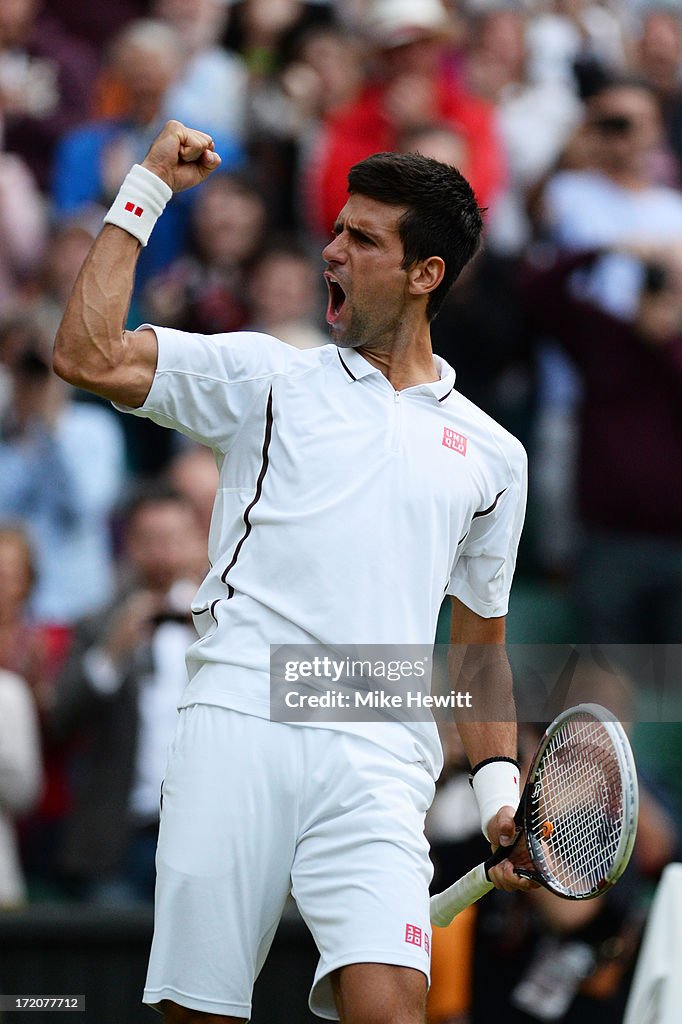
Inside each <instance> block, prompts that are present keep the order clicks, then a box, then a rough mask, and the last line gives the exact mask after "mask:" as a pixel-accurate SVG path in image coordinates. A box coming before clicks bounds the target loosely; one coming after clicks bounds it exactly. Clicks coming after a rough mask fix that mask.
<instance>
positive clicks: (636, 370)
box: [0, 0, 682, 1024]
mask: <svg viewBox="0 0 682 1024" xmlns="http://www.w3.org/2000/svg"><path fill="white" fill-rule="evenodd" d="M171 117H172V118H176V119H178V120H180V121H183V122H185V123H187V124H189V125H191V126H193V127H196V128H199V129H201V130H203V131H206V132H209V133H210V134H211V135H212V136H213V138H214V140H215V144H216V149H217V151H218V152H219V153H220V155H221V157H222V165H221V168H220V172H219V173H217V174H215V175H214V176H212V177H211V179H210V180H209V181H208V182H207V183H206V184H205V185H204V186H202V187H201V188H200V189H197V190H194V191H190V192H186V193H183V194H181V195H178V196H176V197H175V198H174V200H173V202H172V203H171V204H169V207H168V209H167V210H166V212H165V213H164V216H163V217H162V218H161V220H160V221H159V223H158V225H157V227H156V229H155V231H154V234H153V236H152V239H151V241H150V244H149V245H148V247H147V248H146V249H144V250H143V251H142V254H141V258H140V261H139V266H138V273H137V278H136V287H135V292H134V296H133V300H132V303H131V308H130V312H129V320H128V326H129V327H130V328H134V327H137V326H138V325H140V324H141V323H145V322H147V323H161V324H165V325H169V326H173V327H177V328H179V329H191V330H194V331H202V332H207V333H211V332H218V331H231V330H241V329H246V330H249V329H255V330H259V331H265V332H267V333H270V334H273V335H275V336H277V337H278V338H280V339H281V340H282V342H283V343H286V344H292V345H296V346H299V347H310V346H315V345H322V344H325V343H326V334H325V329H324V305H325V297H324V295H323V289H322V287H321V286H322V278H321V273H320V271H321V260H320V256H319V253H320V250H321V247H322V245H323V243H324V242H325V241H326V239H327V237H328V235H329V232H330V230H331V226H332V223H333V221H334V219H335V216H336V214H337V212H338V210H339V209H340V208H341V206H342V205H343V203H344V201H345V199H344V197H345V193H346V174H347V171H348V169H349V167H350V166H351V164H353V163H354V162H356V161H358V160H360V159H362V158H364V157H365V156H367V155H369V154H370V153H373V152H376V151H379V150H387V149H390V150H397V151H406V152H407V151H414V150H417V151H419V152H422V153H424V154H426V155H429V156H433V157H436V158H438V159H441V160H444V161H447V162H449V163H453V164H455V165H456V166H458V167H459V168H460V169H461V170H462V171H463V172H464V173H465V175H467V177H468V178H469V179H470V181H471V182H472V184H473V186H474V188H475V190H476V193H477V196H478V199H479V203H480V205H481V206H482V207H485V209H486V215H485V216H486V243H485V247H484V249H483V251H482V252H481V253H480V255H479V256H478V257H477V259H476V260H475V262H474V263H473V265H472V266H470V267H469V268H468V269H467V270H466V272H465V273H464V275H463V276H462V279H461V280H460V281H459V282H458V283H457V285H456V287H455V288H454V289H453V291H452V293H451V295H450V296H449V298H448V300H447V301H446V304H445V305H444V307H443V309H442V312H441V313H440V314H439V316H438V317H437V319H436V320H435V321H434V323H433V331H432V334H433V343H434V349H435V351H436V352H438V353H439V354H440V355H442V356H443V357H444V358H445V359H446V360H447V361H448V362H449V363H451V365H453V366H454V367H455V369H456V371H457V376H458V386H459V388H460V390H461V391H462V392H463V393H464V394H465V395H467V396H468V397H469V398H471V399H472V400H473V401H474V402H476V403H477V404H479V405H481V406H482V407H483V408H484V409H485V410H486V411H487V412H489V413H491V414H492V415H493V416H494V417H495V418H497V419H498V420H500V421H501V422H502V423H503V424H504V425H505V426H507V427H508V428H509V429H510V430H511V431H512V432H513V433H515V434H516V435H517V436H519V437H520V438H521V440H522V441H523V442H524V444H525V445H526V447H527V449H528V452H529V459H530V479H531V490H530V501H529V512H528V521H527V527H526V531H525V535H524V540H523V544H522V549H521V552H520V558H519V566H518V581H517V584H516V587H517V591H516V593H521V592H526V591H528V590H529V591H530V592H531V593H532V592H535V593H537V594H540V595H541V599H540V606H541V608H542V607H543V606H544V607H545V608H546V609H550V608H551V607H553V606H554V605H553V603H552V602H554V601H556V600H558V602H559V606H560V608H561V610H562V611H561V614H562V616H563V619H562V624H561V627H560V629H559V632H560V633H561V636H560V639H562V640H578V641H581V642H596V643H604V644H605V643H614V644H639V643H647V644H665V643H675V642H677V641H679V639H680V633H681V627H682V487H681V486H680V479H682V9H681V8H680V5H679V2H676V0H315V2H313V0H307V2H306V0H117V2H116V3H114V4H89V5H82V4H81V3H79V2H78V0H49V3H47V2H43V0H2V3H0V908H2V907H4V906H7V907H11V906H15V905H20V904H21V903H22V902H24V901H25V900H26V899H41V898H55V897H56V898H60V897H69V898H77V899H83V900H100V901H102V900H105V901H106V900H112V899H124V898H125V899H134V900H142V901H148V900H150V899H151V896H152V893H153V877H154V870H153V851H154V844H155V838H156V830H157V826H158V818H159V785H160V781H161V777H162V775H163V768H164V764H165V752H166V749H167V746H168V743H169V741H170V737H171V736H172V731H173V720H174V709H175V699H176V697H177V695H178V694H179V692H180V691H181V690H182V687H183V685H184V682H185V678H184V662H183V652H184V649H185V648H186V646H187V644H188V642H189V641H190V639H191V637H192V632H193V627H192V623H191V618H190V615H189V599H190V597H191V594H192V592H193V589H194V588H195V587H196V585H197V583H198V581H199V580H200V579H201V577H202V575H203V572H204V569H205V562H206V540H207V536H208V531H209V528H210V517H211V508H212V501H213V495H214V491H215V486H216V482H217V473H216V468H215V465H214V462H213V459H212V456H211V454H210V453H209V452H208V451H207V450H204V449H197V448H193V447H191V446H189V445H188V444H187V442H185V441H183V440H181V439H180V438H179V437H178V436H176V435H173V434H172V433H171V432H168V431H163V430H162V429H160V428H158V427H157V426H155V425H154V424H152V423H150V422H148V421H144V420H141V419H138V418H133V417H125V416H123V415H122V414H120V413H119V412H117V411H116V410H114V409H113V408H112V407H110V406H109V405H108V404H106V403H104V402H100V401H99V400H96V399H93V398H92V396H89V395H86V394H84V393H80V392H77V391H75V390H73V389H69V388H68V387H67V386H66V385H65V384H64V383H63V382H62V381H61V380H59V379H57V378H56V377H55V376H54V375H53V374H52V373H51V370H50V358H51V347H52V343H53V339H54V335H55V332H56V329H57V325H58V323H59V321H60V317H61V314H62V311H63V308H64V303H65V301H66V298H67V296H68V294H69V292H70V289H71V287H72V285H73V282H74V280H75V277H76V275H77V272H78V269H79V267H80V265H81V263H82V261H83V259H84V257H85V255H86V253H87V251H88V247H89V245H90V243H91V241H92V239H93V237H94V236H95V234H96V233H97V232H98V230H99V227H100V224H101V220H102V215H103V213H104V212H105V210H106V209H107V207H108V206H109V205H110V203H111V201H112V199H113V197H114V196H115V194H116V192H117V190H118V188H119V185H120V183H121V181H122V179H123V178H124V176H125V174H126V172H127V170H128V169H129V167H130V166H131V164H132V163H134V162H136V161H140V160H141V159H142V158H143V156H144V154H145V152H146V150H147V147H148V145H149V143H150V141H151V140H152V138H153V137H154V136H155V135H156V133H157V132H158V130H159V129H160V127H161V126H162V125H163V123H164V122H165V121H166V120H167V119H168V118H171ZM524 588H526V590H524ZM545 597H546V601H545ZM529 607H530V605H529ZM513 610H514V605H512V611H513ZM536 626H537V628H536V629H535V632H534V633H533V630H532V629H531V630H530V632H531V633H532V634H533V635H528V636H524V639H532V640H536V641H540V642H542V641H550V640H552V639H556V636H551V635H545V634H544V633H543V618H542V614H540V616H539V620H538V623H537V624H536ZM562 630H563V632H562ZM522 632H523V630H522ZM634 683H635V685H636V680H634ZM673 732H674V730H673ZM673 732H667V733H665V736H662V734H661V735H658V734H657V737H656V740H655V743H654V747H655V749H656V753H657V755H661V754H662V753H663V754H665V764H666V772H665V774H664V775H663V783H665V782H666V780H667V782H668V783H670V780H671V779H674V780H675V782H674V783H672V784H670V785H669V786H668V787H667V788H666V786H665V785H662V783H661V780H660V779H659V781H658V783H656V782H655V781H654V782H652V796H651V800H652V807H654V805H655V813H654V811H652V814H654V818H653V819H652V820H655V821H656V822H657V823H658V826H660V830H661V835H664V836H665V837H666V840H665V842H663V841H662V842H661V843H659V845H658V847H657V850H658V854H659V855H658V856H653V855H650V852H651V851H650V850H649V852H646V851H645V852H644V853H643V854H642V856H641V858H640V863H639V866H638V871H639V872H640V874H641V875H642V877H643V878H645V879H646V878H648V879H649V880H651V879H655V877H656V876H657V873H659V872H660V870H661V868H662V866H663V864H664V863H665V861H666V859H669V858H670V857H671V856H673V855H674V852H675V850H676V849H677V848H678V843H679V835H678V833H677V830H676V829H677V826H676V824H675V822H676V820H677V815H678V812H679V811H680V810H681V809H682V797H681V793H680V789H679V779H680V778H682V770H681V769H682V739H681V738H680V735H679V733H677V734H674V735H673ZM456 762H457V758H456V757H455V758H454V759H453V764H456ZM455 775H457V772H455ZM460 775H461V772H460ZM657 785H659V787H661V786H662V788H661V789H660V792H659V791H658V790H657V789H656V786H657ZM675 786H677V787H678V788H677V789H675ZM454 806H455V807H458V806H459V805H458V804H457V801H455V805H454ZM458 813H459V812H458ZM656 815H658V817H656ZM666 830H667V831H666ZM654 833H656V829H654ZM458 842H459V839H458ZM654 845H655V844H654ZM492 902H493V901H491V904H492ZM541 904H542V900H541V899H538V900H535V902H532V901H531V902H530V903H528V907H530V909H526V910H524V913H525V914H526V918H524V922H522V924H523V927H524V928H526V929H527V930H529V931H528V934H530V932H531V931H532V927H535V928H536V930H537V929H538V928H539V932H538V934H540V932H542V928H541V927H539V926H538V923H537V922H538V921H539V920H540V919H541V918H542V914H543V913H544V910H543V906H541ZM504 913H506V914H507V917H509V911H508V910H506V911H504V912H503V911H500V910H498V911H497V918H495V911H494V910H493V911H488V912H487V922H488V923H487V925H486V921H485V919H484V920H483V924H482V925H481V926H480V927H481V928H482V929H483V931H482V933H481V937H480V941H479V942H478V945H477V947H476V948H477V949H482V950H485V949H486V942H488V943H489V944H490V943H491V942H493V944H494V946H495V949H496V950H497V953H498V954H499V956H502V957H504V956H505V955H506V954H505V953H504V950H505V949H506V950H507V952H508V953H509V962H510V963H512V962H513V956H512V953H513V952H514V950H517V948H518V944H519V936H521V935H522V934H524V935H525V934H526V932H522V931H519V928H520V927H521V926H520V925H519V924H518V921H517V920H516V919H513V920H512V918H510V919H509V920H503V917H504ZM548 913H549V912H548ZM491 915H492V916H491ZM531 918H532V920H531ZM626 919H627V921H628V923H629V922H630V920H631V918H630V917H627V918H626ZM491 920H492V924H491ZM510 921H511V924H510ZM515 921H516V923H514V922H515ZM583 926H584V927H588V926H590V921H587V923H585V921H581V922H580V927H581V928H583ZM486 927H487V928H488V931H487V932H486V931H485V929H486ZM576 927H577V926H576ZM595 927H596V926H595ZM619 927H620V926H619ZM495 928H497V929H498V930H497V931H495ZM505 928H506V931H505ZM562 928H563V929H564V930H565V929H566V928H568V926H567V925H565V923H563V924H562V923H561V922H556V921H554V922H553V923H552V924H551V927H550V932H551V934H552V935H554V936H556V934H558V933H561V932H562ZM569 930H570V929H569ZM588 930H589V928H588ZM597 932H598V928H597ZM491 935H492V939H491ZM618 935H619V936H620V935H621V933H620V932H618ZM628 936H629V932H628V934H627V935H626V936H625V938H622V936H621V938H622V943H621V945H624V947H627V942H628V941H629V938H628ZM600 941H601V940H600ZM619 941H620V940H619ZM505 942H506V943H507V945H506V946H505ZM620 948H621V947H620V946H619V949H620ZM500 950H502V952H501V953H500ZM510 950H511V952H509V951H510ZM487 955H489V954H488V953H485V956H487ZM485 956H483V957H482V959H485ZM538 956H540V954H538ZM538 971H540V972H541V969H540V967H538ZM510 972H511V973H513V968H510ZM588 975H590V970H587V969H586V971H585V975H584V976H585V977H587V976H588ZM579 982H580V979H579ZM535 983H536V984H540V983H539V982H537V979H536V982H535ZM480 987H481V986H479V988H480ZM596 987H598V986H596V983H595V989H596ZM511 988H513V986H511ZM575 988H576V991H577V988H578V985H577V984H576V986H575ZM482 989H483V990H484V989H485V985H484V986H483V987H482ZM483 990H482V991H481V992H479V1005H480V1006H481V1007H485V991H483ZM467 991H468V990H467ZM573 995H575V993H573ZM595 998H596V999H598V994H597V996H595ZM467 999H468V1002H467V1000H465V1006H464V1009H461V1010H457V1009H455V1010H452V1009H449V1010H446V1011H443V1013H442V1014H441V1015H440V1016H438V1015H437V1011H436V1010H434V1011H433V1012H434V1014H436V1015H435V1016H433V1020H434V1021H435V1020H441V1021H445V1020H449V1021H450V1020H451V1021H454V1020H459V1019H461V1020H463V1021H464V1020H468V1019H469V1017H468V1016H467V1014H468V1013H469V1012H470V1011H469V1009H467V1007H469V1006H470V1004H471V997H470V996H468V997H467ZM510 999H511V996H510ZM480 1000H482V1002H481V1001H480ZM573 1001H574V1000H573V997H571V999H569V1000H568V1002H569V1003H571V1004H572V1003H573ZM532 1002H533V1000H532V999H531V1000H529V999H526V1003H525V1004H524V1002H523V999H522V997H520V996H519V997H518V998H517V1000H516V1003H513V1000H512V1002H510V1008H509V1010H508V1012H507V1017H508V1019H511V1020H517V1019H518V1020H531V1019H536V1018H532V1017H528V1016H524V1015H523V1014H524V1013H525V1012H526V1010H524V1008H523V1007H524V1005H526V1006H527V1005H528V1004H529V1003H532ZM512 1004H513V1005H512ZM471 1012H472V1016H471V1020H472V1021H474V1022H475V1021H476V1020H479V1021H484V1020H486V1019H487V1018H486V1017H485V1012H486V1011H485V1009H481V1010H479V1016H478V1017H477V1016H476V1013H475V1012H474V1011H471ZM491 1012H492V1011H491ZM458 1014H460V1016H458ZM514 1014H517V1016H514ZM545 1019H561V1020H563V1019H564V1017H563V1016H556V1017H554V1018H549V1017H547V1018H545ZM566 1019H568V1018H566ZM581 1019H584V1020H586V1019H587V1017H583V1018H581ZM601 1024H605V1021H604V1018H603V1017H602V1018H601Z"/></svg>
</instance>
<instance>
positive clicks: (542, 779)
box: [519, 704, 639, 900]
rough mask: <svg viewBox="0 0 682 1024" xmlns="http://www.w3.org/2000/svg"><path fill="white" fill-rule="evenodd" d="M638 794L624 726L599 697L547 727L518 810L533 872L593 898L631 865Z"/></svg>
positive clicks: (558, 888) (558, 887)
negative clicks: (600, 703)
mask: <svg viewBox="0 0 682 1024" xmlns="http://www.w3.org/2000/svg"><path fill="white" fill-rule="evenodd" d="M638 806H639V797H638V788H637V773H636V769H635V761H634V757H633V754H632V749H631V747H630V743H629V741H628V738H627V735H626V733H625V730H624V729H623V727H622V725H621V724H620V723H619V722H617V721H614V718H613V715H612V714H611V712H609V711H608V710H607V709H606V708H604V707H602V706H601V705H599V704H579V705H577V706H576V707H573V708H569V709H568V710H567V711H564V712H563V713H562V714H560V715H559V716H558V717H557V718H555V719H554V721H553V722H552V723H551V725H550V726H549V727H548V728H547V730H546V731H545V733H544V735H543V737H542V740H541V741H540V744H539V746H538V749H537V751H536V753H535V757H534V759H533V763H532V765H531V768H530V771H529V773H528V782H527V784H526V787H525V790H524V795H523V800H522V803H521V806H520V807H519V811H520V812H521V814H522V817H523V834H524V839H525V841H526V843H525V845H527V851H528V856H529V858H530V861H531V863H532V866H533V867H532V870H523V869H522V870H521V871H520V872H519V873H520V874H523V875H526V876H527V877H531V878H533V879H534V880H535V881H537V882H539V883H540V884H541V885H543V886H544V887H545V888H546V889H549V890H550V891H551V892H553V893H555V894H556V895H557V896H562V897H564V898H565V899H572V900H584V899H593V898H594V897H595V896H599V895H601V894H602V893H603V892H605V891H606V890H607V889H609V888H610V887H611V886H612V885H613V884H614V883H615V882H616V881H617V880H618V878H620V876H621V875H622V873H623V871H624V870H625V868H626V867H627V864H628V861H629V860H630V855H631V853H632V848H633V846H634V842H635V836H636V833H637V815H638Z"/></svg>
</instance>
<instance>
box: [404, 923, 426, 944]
mask: <svg viewBox="0 0 682 1024" xmlns="http://www.w3.org/2000/svg"><path fill="white" fill-rule="evenodd" d="M405 942H409V944H410V945H411V946H421V944H422V930H421V928H417V926H416V924H406V925H405Z"/></svg>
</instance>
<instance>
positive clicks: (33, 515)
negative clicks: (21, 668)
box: [0, 321, 123, 625]
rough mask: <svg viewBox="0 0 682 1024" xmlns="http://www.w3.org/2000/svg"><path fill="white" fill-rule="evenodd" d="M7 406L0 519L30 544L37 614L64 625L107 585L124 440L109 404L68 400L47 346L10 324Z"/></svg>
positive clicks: (26, 328)
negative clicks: (14, 525)
mask: <svg viewBox="0 0 682 1024" xmlns="http://www.w3.org/2000/svg"><path fill="white" fill-rule="evenodd" d="M8 335H9V336H10V337H13V338H14V341H13V344H15V346H16V348H15V352H14V354H13V355H12V356H11V360H12V364H11V366H10V379H11V384H12V403H11V405H10V407H9V409H8V410H7V411H6V413H5V416H4V418H3V420H2V423H1V424H0V479H1V480H2V487H0V518H5V519H14V520H18V521H20V522H22V523H23V524H24V526H25V527H26V529H27V531H28V533H29V535H30V538H31V542H32V544H33V545H34V547H35V552H36V564H37V574H38V577H37V583H36V588H35V592H34V595H33V601H32V611H33V613H34V615H35V617H36V619H37V620H38V621H40V622H43V623H53V624H55V625H69V624H70V623H72V622H73V621H74V620H75V619H76V618H78V617H80V616H81V615H84V614H85V613H86V612H89V611H94V610H95V609H97V608H100V607H102V605H104V604H105V603H106V601H107V600H108V598H109V596H110V594H111V592H112V585H113V573H112V566H111V545H110V535H109V515H110V513H111V510H112V507H113V505H114V502H115V501H116V500H117V498H118V495H119V491H120V488H121V485H122V482H123V440H122V435H121V431H120V429H119V427H118V424H117V423H116V421H115V419H114V416H113V414H112V413H111V412H109V410H107V409H105V408H103V407H101V406H97V405H94V404H93V403H90V402H87V403H85V402H73V401H71V400H70V397H69V390H68V389H67V388H65V387H64V385H63V383H62V382H61V381H60V380H59V379H58V378H57V377H55V376H54V375H53V374H52V373H51V372H50V368H49V362H48V361H49V358H50V357H49V354H48V352H49V348H50V346H49V344H48V343H47V340H46V339H45V338H44V336H41V335H40V334H39V333H37V332H36V330H35V328H34V326H33V325H32V324H31V323H30V321H29V322H27V323H26V324H25V325H17V324H16V323H15V324H11V325H10V326H9V327H8V328H7V329H6V330H5V332H4V335H3V336H2V337H0V349H1V348H2V344H3V341H6V339H7V336H8Z"/></svg>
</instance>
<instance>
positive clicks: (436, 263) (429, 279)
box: [407, 256, 445, 295]
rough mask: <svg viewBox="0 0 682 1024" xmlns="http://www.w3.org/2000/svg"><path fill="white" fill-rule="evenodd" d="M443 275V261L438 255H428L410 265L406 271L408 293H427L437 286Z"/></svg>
mask: <svg viewBox="0 0 682 1024" xmlns="http://www.w3.org/2000/svg"><path fill="white" fill-rule="evenodd" d="M444 275H445V261H444V260H442V259H441V258H440V256H429V258H428V259H427V260H420V262H419V263H415V264H414V266H413V267H410V269H409V271H408V273H407V279H408V289H409V292H410V295H429V294H430V293H431V292H432V291H435V289H436V288H437V287H438V285H439V284H440V283H441V281H442V280H443V277H444Z"/></svg>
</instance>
